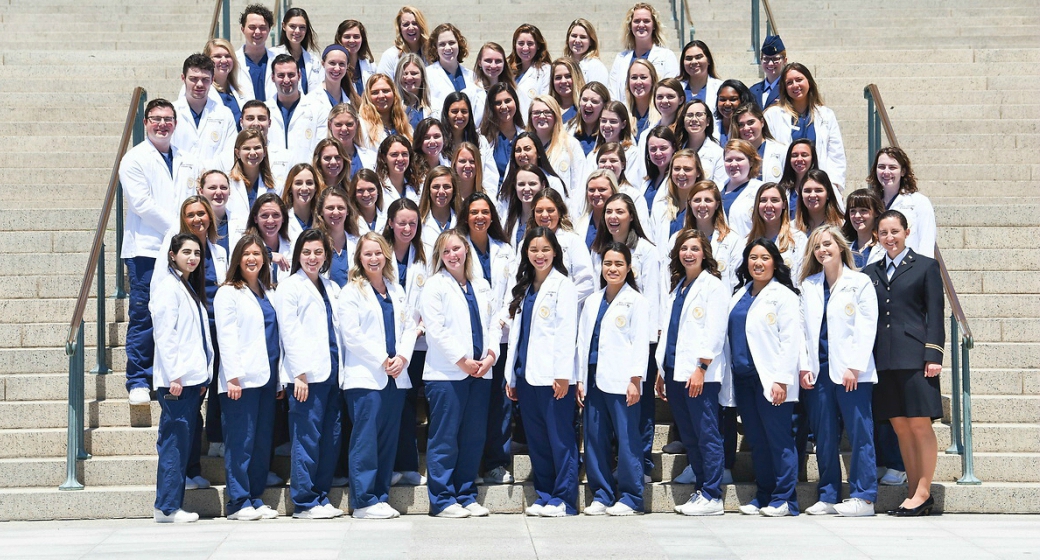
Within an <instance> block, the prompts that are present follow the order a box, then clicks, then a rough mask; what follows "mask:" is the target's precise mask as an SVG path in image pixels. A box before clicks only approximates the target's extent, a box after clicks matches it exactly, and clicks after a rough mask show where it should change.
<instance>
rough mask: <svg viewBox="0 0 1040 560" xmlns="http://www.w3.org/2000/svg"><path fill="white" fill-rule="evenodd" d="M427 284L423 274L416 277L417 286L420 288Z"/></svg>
mask: <svg viewBox="0 0 1040 560" xmlns="http://www.w3.org/2000/svg"><path fill="white" fill-rule="evenodd" d="M425 283H426V277H425V276H423V275H422V274H419V275H417V276H416V277H415V284H416V285H417V286H419V287H420V288H421V287H423V284H425Z"/></svg>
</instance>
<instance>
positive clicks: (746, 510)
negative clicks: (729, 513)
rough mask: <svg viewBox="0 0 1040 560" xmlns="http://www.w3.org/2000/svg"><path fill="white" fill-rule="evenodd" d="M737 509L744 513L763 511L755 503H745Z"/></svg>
mask: <svg viewBox="0 0 1040 560" xmlns="http://www.w3.org/2000/svg"><path fill="white" fill-rule="evenodd" d="M737 511H739V512H740V513H742V514H744V515H758V514H760V513H761V512H762V510H760V509H759V508H758V506H756V505H755V504H744V505H742V506H740V507H738V508H737Z"/></svg>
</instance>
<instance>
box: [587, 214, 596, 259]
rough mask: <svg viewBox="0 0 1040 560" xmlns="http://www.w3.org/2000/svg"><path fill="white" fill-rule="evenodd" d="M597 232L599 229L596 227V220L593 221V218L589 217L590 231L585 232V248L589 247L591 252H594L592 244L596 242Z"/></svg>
mask: <svg viewBox="0 0 1040 560" xmlns="http://www.w3.org/2000/svg"><path fill="white" fill-rule="evenodd" d="M597 231H598V228H597V227H596V220H594V219H592V217H591V216H589V229H587V230H585V247H587V248H588V249H589V250H590V251H591V250H592V242H593V241H595V240H596V232H597Z"/></svg>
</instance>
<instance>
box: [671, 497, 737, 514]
mask: <svg viewBox="0 0 1040 560" xmlns="http://www.w3.org/2000/svg"><path fill="white" fill-rule="evenodd" d="M679 513H681V514H683V515H689V516H708V515H723V514H725V513H726V511H725V508H724V507H723V504H722V500H709V499H708V498H706V497H704V495H703V494H699V495H698V496H697V500H696V501H690V502H686V503H685V504H683V505H682V511H680V512H679Z"/></svg>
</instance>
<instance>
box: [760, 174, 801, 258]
mask: <svg viewBox="0 0 1040 560" xmlns="http://www.w3.org/2000/svg"><path fill="white" fill-rule="evenodd" d="M759 237H764V238H766V239H769V240H770V241H772V242H773V243H775V244H776V247H777V250H778V251H780V256H781V257H782V258H783V261H784V264H785V265H787V268H790V269H791V270H801V268H802V257H804V256H805V244H806V242H807V237H806V235H805V234H804V233H802V231H801V230H799V229H798V228H796V227H794V224H792V223H791V218H790V209H788V208H787V197H785V196H784V192H783V191H782V190H780V187H778V186H776V183H765V184H763V185H762V186H760V187H758V192H756V193H755V213H754V214H753V215H752V218H751V231H750V232H749V233H748V235H747V242H748V243H750V242H751V241H752V240H754V239H758V238H759Z"/></svg>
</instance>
